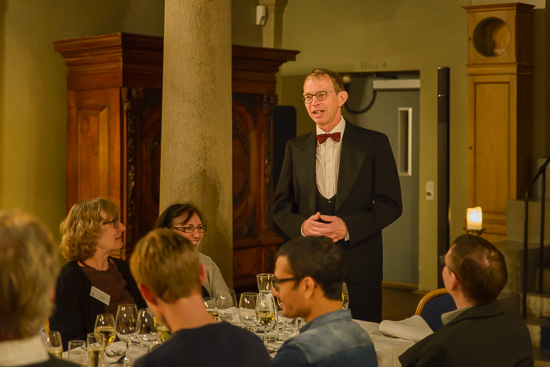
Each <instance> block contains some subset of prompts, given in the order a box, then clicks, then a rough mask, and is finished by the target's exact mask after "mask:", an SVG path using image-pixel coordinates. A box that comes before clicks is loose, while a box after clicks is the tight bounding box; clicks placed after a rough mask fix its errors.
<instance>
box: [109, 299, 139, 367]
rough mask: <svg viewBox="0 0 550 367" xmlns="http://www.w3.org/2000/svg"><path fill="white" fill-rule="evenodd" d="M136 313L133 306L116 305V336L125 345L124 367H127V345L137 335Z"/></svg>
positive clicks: (135, 307) (128, 362) (135, 308)
mask: <svg viewBox="0 0 550 367" xmlns="http://www.w3.org/2000/svg"><path fill="white" fill-rule="evenodd" d="M137 317H138V311H137V306H136V305H134V304H123V305H118V309H117V311H116V317H115V329H116V335H117V336H118V338H119V339H120V340H122V341H123V342H124V343H126V353H125V354H124V361H123V363H124V365H125V366H129V365H130V360H129V359H128V345H129V344H130V342H131V341H132V336H135V335H136V334H137V333H138V328H137Z"/></svg>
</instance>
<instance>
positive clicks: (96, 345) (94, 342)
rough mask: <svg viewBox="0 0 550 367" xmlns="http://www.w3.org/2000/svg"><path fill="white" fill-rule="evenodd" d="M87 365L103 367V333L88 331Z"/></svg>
mask: <svg viewBox="0 0 550 367" xmlns="http://www.w3.org/2000/svg"><path fill="white" fill-rule="evenodd" d="M86 340H87V342H88V367H103V361H104V359H105V337H104V336H103V334H96V333H88V335H87V336H86Z"/></svg>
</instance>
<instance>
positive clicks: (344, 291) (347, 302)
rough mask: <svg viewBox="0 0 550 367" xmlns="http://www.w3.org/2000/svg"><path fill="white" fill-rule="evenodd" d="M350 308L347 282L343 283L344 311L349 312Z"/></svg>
mask: <svg viewBox="0 0 550 367" xmlns="http://www.w3.org/2000/svg"><path fill="white" fill-rule="evenodd" d="M348 307H349V294H348V286H347V285H346V282H342V308H343V309H344V310H347V309H348Z"/></svg>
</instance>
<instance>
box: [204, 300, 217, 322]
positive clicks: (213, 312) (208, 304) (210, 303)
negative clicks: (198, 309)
mask: <svg viewBox="0 0 550 367" xmlns="http://www.w3.org/2000/svg"><path fill="white" fill-rule="evenodd" d="M202 303H203V304H204V307H205V308H206V311H208V313H209V314H210V316H212V317H213V318H214V319H215V320H216V321H220V317H219V316H218V308H217V307H216V299H215V298H211V297H204V298H203V299H202Z"/></svg>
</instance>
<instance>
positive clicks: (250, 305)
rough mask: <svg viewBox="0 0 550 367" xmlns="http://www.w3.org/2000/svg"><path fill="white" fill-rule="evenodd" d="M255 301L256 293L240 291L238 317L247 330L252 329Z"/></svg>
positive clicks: (256, 298)
mask: <svg viewBox="0 0 550 367" xmlns="http://www.w3.org/2000/svg"><path fill="white" fill-rule="evenodd" d="M257 302H258V293H252V292H244V293H241V298H240V299H239V318H240V319H241V322H242V323H243V325H244V327H245V329H247V330H249V331H252V330H253V329H254V319H255V317H256V316H255V315H256V303H257Z"/></svg>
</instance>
